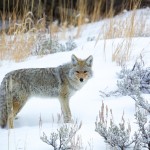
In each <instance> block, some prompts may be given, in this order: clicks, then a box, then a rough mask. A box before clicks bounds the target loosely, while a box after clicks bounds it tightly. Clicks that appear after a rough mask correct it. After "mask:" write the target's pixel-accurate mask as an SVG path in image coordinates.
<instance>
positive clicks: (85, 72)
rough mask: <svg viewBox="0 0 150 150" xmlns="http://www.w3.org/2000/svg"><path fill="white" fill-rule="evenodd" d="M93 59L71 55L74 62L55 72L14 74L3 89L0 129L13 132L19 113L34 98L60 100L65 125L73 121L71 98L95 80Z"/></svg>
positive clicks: (62, 66)
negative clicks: (86, 84)
mask: <svg viewBox="0 0 150 150" xmlns="http://www.w3.org/2000/svg"><path fill="white" fill-rule="evenodd" d="M92 62H93V57H92V56H89V57H88V58H87V59H85V60H81V59H78V58H77V57H76V56H75V55H72V61H71V62H70V63H66V64H64V65H61V66H58V67H56V68H35V69H34V68H30V69H20V70H15V71H12V72H10V73H8V74H6V76H5V77H4V79H3V81H2V83H1V86H0V126H1V127H2V128H3V127H5V126H6V125H7V123H8V127H9V128H13V127H14V126H13V120H14V117H15V116H16V115H17V113H18V112H19V111H20V110H21V108H22V107H23V106H24V104H25V103H26V101H27V100H28V99H29V98H30V97H32V96H40V97H42V96H43V97H57V98H59V101H60V105H61V109H62V112H63V117H64V122H66V123H67V122H70V121H71V111H70V107H69V99H70V97H71V96H72V95H73V94H74V93H75V92H76V91H77V90H79V89H81V88H82V87H83V85H84V84H85V83H86V82H87V81H88V79H90V78H91V77H92V69H91V67H92Z"/></svg>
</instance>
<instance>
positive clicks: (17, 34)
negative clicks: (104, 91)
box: [0, 0, 145, 63]
mask: <svg viewBox="0 0 150 150" xmlns="http://www.w3.org/2000/svg"><path fill="white" fill-rule="evenodd" d="M8 1H9V0H8ZM19 2H20V1H19V0H16V7H14V8H13V11H12V13H9V9H6V10H7V11H5V8H7V7H8V6H6V5H5V6H4V9H3V12H1V15H0V17H1V20H2V30H1V35H0V46H1V50H0V59H13V60H15V61H21V60H24V59H25V58H27V57H28V56H30V55H31V49H32V47H33V45H34V44H35V42H36V38H37V37H36V32H38V31H39V30H42V31H45V27H46V26H49V29H50V32H49V34H50V36H51V37H52V35H53V34H55V33H56V32H58V31H59V27H58V25H57V24H54V23H52V20H53V11H54V10H53V9H54V8H53V6H54V0H52V5H51V6H50V8H49V15H48V16H47V17H46V18H45V14H44V11H45V7H44V5H43V4H42V3H41V1H39V3H35V1H34V0H31V2H30V1H29V0H24V1H23V8H22V10H20V11H18V7H19ZM72 2H73V1H72ZM106 3H107V1H105V0H101V1H97V0H93V1H92V4H91V5H90V4H89V3H88V1H87V0H78V1H77V4H76V10H74V9H68V5H69V4H67V3H66V4H65V1H64V3H62V1H61V0H60V1H59V4H60V5H59V7H58V8H57V9H58V12H59V13H60V14H59V15H60V20H61V24H60V25H61V26H62V29H63V31H64V33H63V34H64V37H65V31H66V29H67V27H68V24H71V25H75V26H77V33H76V37H79V36H80V33H81V32H82V28H81V26H82V25H83V24H85V23H87V22H88V21H90V22H94V21H97V20H99V19H101V18H104V17H107V18H111V19H110V21H109V23H108V22H107V24H104V27H103V31H104V33H103V39H104V40H107V39H110V38H116V37H117V38H118V37H124V39H123V41H122V44H121V45H118V46H117V47H116V49H115V50H114V52H113V55H112V60H113V61H116V62H119V63H122V62H124V61H127V60H128V59H129V57H130V53H131V52H130V47H131V45H132V37H133V36H135V34H137V33H136V32H137V30H135V24H136V19H135V11H133V13H132V15H131V16H130V17H129V18H128V19H127V20H124V21H122V20H119V21H116V20H115V19H113V16H114V14H115V13H116V12H115V10H114V7H113V4H114V1H111V3H110V4H109V5H106ZM140 3H141V0H137V1H134V0H130V3H128V5H129V8H130V9H131V8H132V9H133V8H134V10H136V9H137V8H138V7H139V5H140ZM126 5H127V4H123V5H122V10H124V8H125V6H126ZM35 6H36V7H35ZM61 6H62V7H61ZM63 6H66V7H63ZM106 6H107V7H106ZM91 7H92V8H93V9H91ZM104 7H106V8H105V11H104V12H103V11H102V9H104ZM35 8H36V10H35ZM33 13H34V15H33ZM49 20H50V21H49ZM6 22H7V23H6ZM7 25H8V26H7ZM116 26H117V28H116ZM139 26H140V27H139V31H140V32H142V31H143V29H144V27H145V24H144V23H143V22H141V24H140V25H139ZM98 40H99V37H98V38H97V41H96V42H98ZM104 43H105V44H106V42H104ZM124 44H125V45H126V46H122V45H124ZM105 47H106V46H105ZM104 51H105V48H104ZM124 55H126V57H125V58H122V57H124Z"/></svg>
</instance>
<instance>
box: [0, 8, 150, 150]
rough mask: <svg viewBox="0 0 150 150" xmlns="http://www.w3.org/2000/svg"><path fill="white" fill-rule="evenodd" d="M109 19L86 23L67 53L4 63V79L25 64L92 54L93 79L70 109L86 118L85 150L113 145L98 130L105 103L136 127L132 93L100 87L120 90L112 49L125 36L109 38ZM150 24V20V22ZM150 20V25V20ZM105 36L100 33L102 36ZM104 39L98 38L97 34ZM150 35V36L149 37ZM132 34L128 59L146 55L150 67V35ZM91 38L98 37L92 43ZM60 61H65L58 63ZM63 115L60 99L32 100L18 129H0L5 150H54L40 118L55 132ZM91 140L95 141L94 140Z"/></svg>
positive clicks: (81, 132) (40, 64)
mask: <svg viewBox="0 0 150 150" xmlns="http://www.w3.org/2000/svg"><path fill="white" fill-rule="evenodd" d="M129 13H130V12H126V13H124V14H123V15H119V16H117V17H115V18H114V19H118V18H119V19H125V17H127V16H128V15H129ZM138 13H139V14H146V15H147V14H148V13H149V14H150V11H149V9H145V10H139V11H138ZM107 22H109V19H106V20H103V21H99V22H96V23H92V24H88V25H84V26H83V27H82V32H81V35H80V37H79V38H77V39H75V42H76V43H77V48H76V49H75V50H73V51H71V52H63V53H56V54H51V55H47V56H45V57H42V58H38V57H30V58H28V59H27V60H26V61H24V62H20V63H14V62H12V61H2V62H0V81H2V79H3V77H4V76H5V74H6V73H7V72H9V71H11V70H16V69H20V68H36V67H38V68H39V67H55V66H58V65H60V64H63V63H65V62H68V61H70V57H71V55H72V54H76V55H77V56H78V57H81V58H86V57H87V56H89V55H90V54H91V55H93V57H94V64H93V71H94V76H93V78H92V79H91V80H90V81H89V82H88V83H87V84H86V85H85V86H84V87H83V89H81V90H80V91H78V92H77V93H76V94H75V95H74V96H73V97H72V98H71V100H70V107H71V111H72V115H73V118H74V119H77V120H78V122H80V121H82V128H81V129H80V130H79V132H78V135H80V137H81V139H82V144H83V149H86V148H87V150H90V149H93V150H99V149H101V150H106V149H108V146H107V145H106V144H105V143H104V140H103V138H102V137H100V135H99V134H98V133H96V132H95V131H94V130H95V121H96V116H97V115H98V113H99V110H100V107H101V103H102V101H103V102H104V103H105V104H106V105H107V106H108V108H111V109H112V110H113V116H114V120H115V122H116V123H118V122H119V121H120V120H121V117H122V114H123V111H124V113H125V116H124V118H125V119H126V120H127V121H128V120H129V121H130V123H131V126H132V127H133V128H132V131H134V130H135V120H134V111H135V103H134V101H133V100H132V99H131V98H130V97H127V96H126V97H109V98H102V97H101V96H100V92H99V91H100V90H102V91H105V90H106V89H109V90H114V89H115V88H116V81H117V76H116V73H117V72H119V71H120V69H121V67H120V66H118V65H117V64H116V63H115V62H112V53H113V52H114V50H115V48H116V46H117V45H118V44H120V43H121V42H122V41H123V40H124V38H114V39H108V40H103V38H102V37H103V35H102V34H103V31H102V29H101V27H102V25H103V24H104V23H105V24H107ZM147 22H149V23H150V20H149V21H147ZM147 24H148V23H147ZM76 30H77V29H71V31H70V30H69V31H68V33H67V34H68V36H70V35H74V34H75V33H76ZM147 32H148V31H147ZM99 35H100V36H99ZM98 36H99V37H100V38H99V40H98V41H97V37H98ZM149 36H150V35H149ZM149 36H146V37H138V36H136V37H135V38H132V46H131V57H130V61H129V62H128V64H129V65H131V64H133V63H134V61H135V60H136V59H137V57H138V56H139V55H140V53H142V55H143V58H144V61H145V64H146V65H147V66H149V65H150V60H149V58H150V37H149ZM88 37H94V38H93V40H92V41H89V40H87V38H88ZM58 60H59V61H58ZM60 113H61V109H60V105H59V102H58V100H57V99H52V98H50V99H45V98H35V97H33V98H31V99H29V101H28V102H27V104H26V105H25V107H24V108H23V109H22V110H21V112H20V113H19V114H18V119H16V120H15V128H14V129H11V130H7V129H0V150H41V149H42V150H50V149H53V148H52V147H51V146H49V145H47V144H45V143H43V142H42V141H41V140H40V135H41V130H40V128H39V119H40V117H41V119H42V123H43V126H42V131H44V132H45V133H46V134H47V135H49V134H50V133H51V132H52V131H55V130H56V129H57V128H59V127H60V126H61V125H62V121H60V123H58V119H57V115H58V114H60ZM89 143H90V144H89Z"/></svg>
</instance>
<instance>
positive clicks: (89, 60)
mask: <svg viewBox="0 0 150 150" xmlns="http://www.w3.org/2000/svg"><path fill="white" fill-rule="evenodd" d="M86 64H87V65H88V66H90V67H91V66H92V64H93V56H92V55H90V56H89V57H88V58H87V59H86Z"/></svg>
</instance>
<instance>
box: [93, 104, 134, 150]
mask: <svg viewBox="0 0 150 150" xmlns="http://www.w3.org/2000/svg"><path fill="white" fill-rule="evenodd" d="M110 112H111V117H110V120H109V116H108V108H107V106H106V112H105V108H104V103H102V106H101V110H100V112H99V121H98V119H97V120H96V122H95V131H96V132H98V133H99V134H100V135H101V136H102V137H103V138H104V140H105V142H106V143H107V144H109V145H110V147H111V148H115V149H116V150H125V149H126V148H129V147H130V146H131V144H132V143H133V142H134V141H135V140H134V139H131V137H130V133H131V127H130V124H129V123H128V127H127V128H126V127H125V120H124V116H122V120H121V123H119V125H118V126H117V125H116V124H115V123H114V120H113V114H112V110H110ZM104 113H105V114H104ZM108 123H110V125H108Z"/></svg>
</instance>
